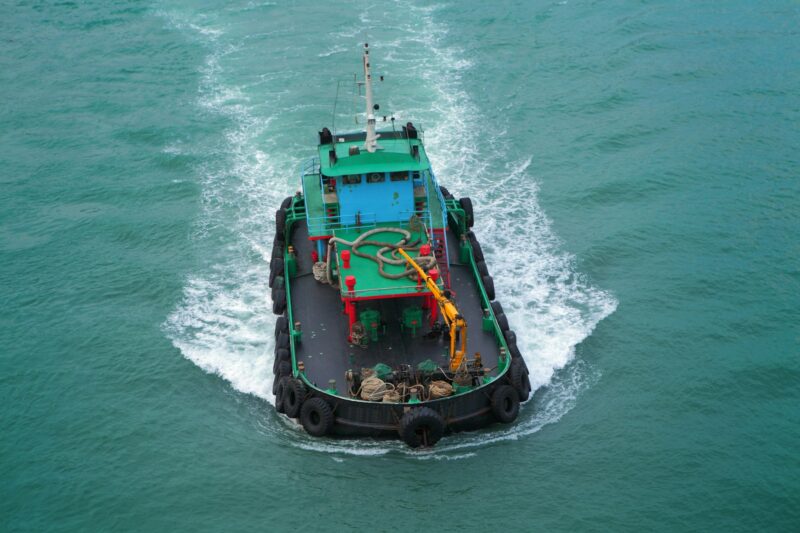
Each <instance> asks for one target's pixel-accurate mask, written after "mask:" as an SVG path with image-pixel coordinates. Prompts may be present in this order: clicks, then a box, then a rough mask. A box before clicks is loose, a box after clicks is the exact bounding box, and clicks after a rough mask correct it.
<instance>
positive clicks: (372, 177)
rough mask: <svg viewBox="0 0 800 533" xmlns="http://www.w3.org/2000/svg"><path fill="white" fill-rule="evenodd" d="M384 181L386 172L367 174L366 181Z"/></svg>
mask: <svg viewBox="0 0 800 533" xmlns="http://www.w3.org/2000/svg"><path fill="white" fill-rule="evenodd" d="M384 181H386V174H384V173H383V172H373V173H372V174H367V183H383V182H384Z"/></svg>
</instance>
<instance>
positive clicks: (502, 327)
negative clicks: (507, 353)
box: [494, 313, 510, 332]
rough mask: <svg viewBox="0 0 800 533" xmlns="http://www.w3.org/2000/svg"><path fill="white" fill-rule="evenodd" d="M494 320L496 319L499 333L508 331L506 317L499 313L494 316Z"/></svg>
mask: <svg viewBox="0 0 800 533" xmlns="http://www.w3.org/2000/svg"><path fill="white" fill-rule="evenodd" d="M494 317H495V319H497V325H498V326H500V331H504V332H505V331H508V330H509V329H510V328H509V327H508V318H507V317H506V315H505V313H500V314H499V315H494Z"/></svg>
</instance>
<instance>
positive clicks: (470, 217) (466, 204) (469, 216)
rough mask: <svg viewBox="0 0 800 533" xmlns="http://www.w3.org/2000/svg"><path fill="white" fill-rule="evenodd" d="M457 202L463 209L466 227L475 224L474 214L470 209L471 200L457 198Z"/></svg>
mask: <svg viewBox="0 0 800 533" xmlns="http://www.w3.org/2000/svg"><path fill="white" fill-rule="evenodd" d="M458 203H459V204H461V209H463V210H464V217H465V218H466V223H467V227H468V228H471V227H472V226H473V225H474V224H475V214H474V212H473V210H472V200H470V199H469V198H459V199H458Z"/></svg>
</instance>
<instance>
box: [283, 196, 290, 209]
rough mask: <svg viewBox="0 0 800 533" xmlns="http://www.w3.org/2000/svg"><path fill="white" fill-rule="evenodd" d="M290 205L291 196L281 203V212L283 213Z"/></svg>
mask: <svg viewBox="0 0 800 533" xmlns="http://www.w3.org/2000/svg"><path fill="white" fill-rule="evenodd" d="M290 205H292V197H291V196H287V197H286V198H284V199H283V201H282V202H281V210H282V211H285V210H287V209H289V206H290Z"/></svg>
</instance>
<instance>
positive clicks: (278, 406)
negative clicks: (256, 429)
mask: <svg viewBox="0 0 800 533" xmlns="http://www.w3.org/2000/svg"><path fill="white" fill-rule="evenodd" d="M288 381H289V378H287V377H277V376H276V377H275V383H277V385H276V386H275V390H274V391H273V392H274V394H275V410H276V411H277V412H279V413H283V412H284V409H283V398H284V396H285V394H286V386H287V382H288Z"/></svg>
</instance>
